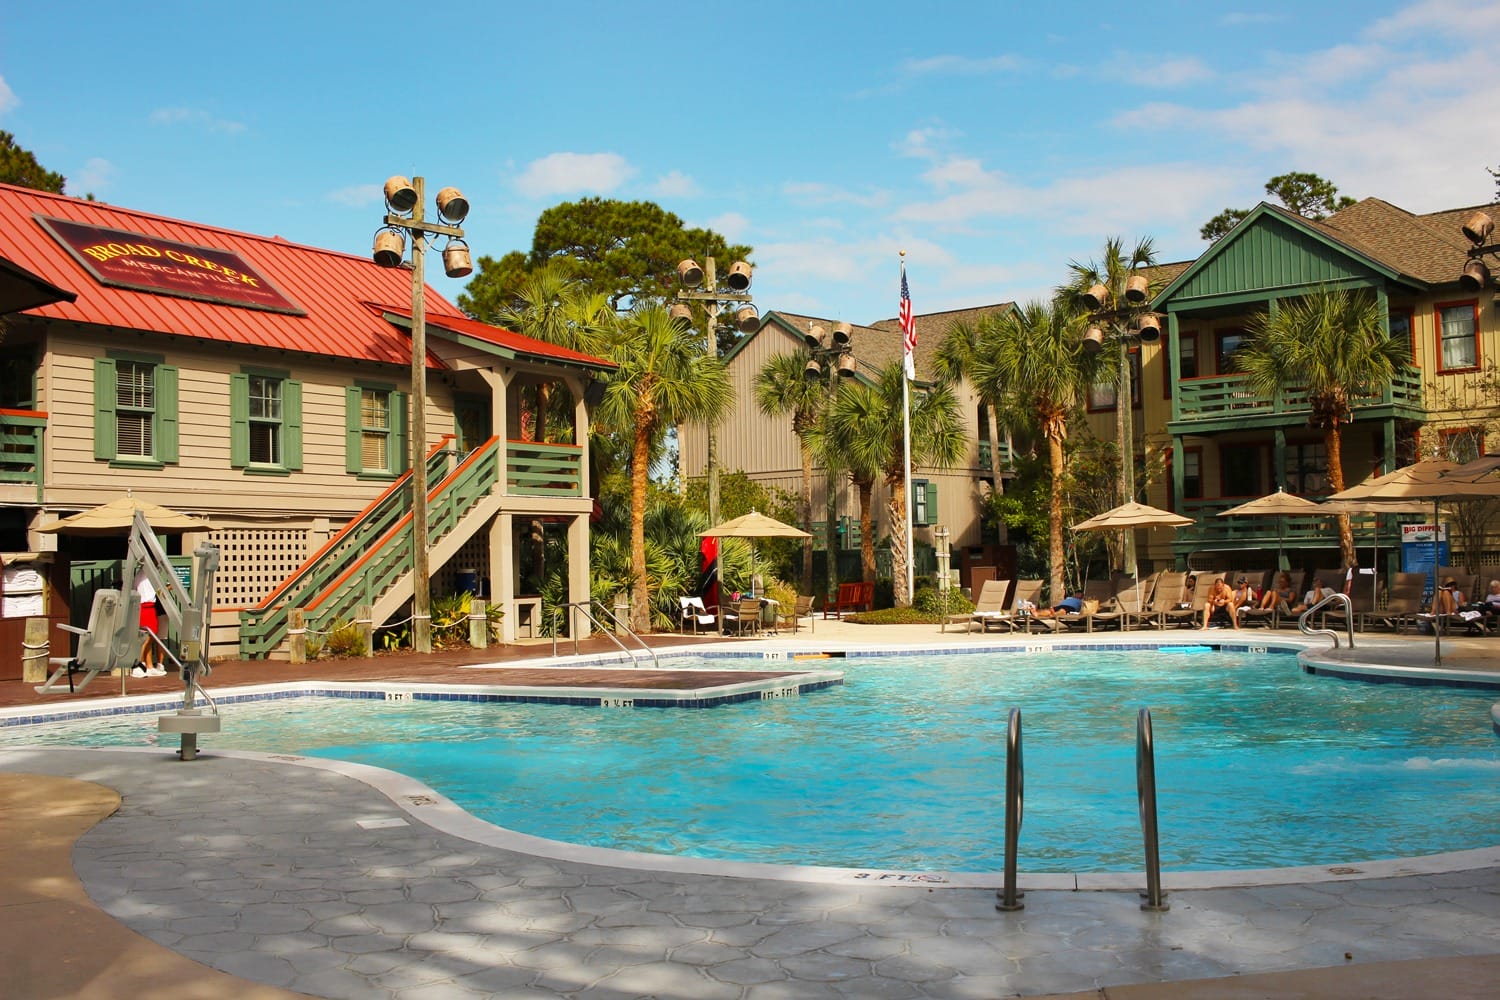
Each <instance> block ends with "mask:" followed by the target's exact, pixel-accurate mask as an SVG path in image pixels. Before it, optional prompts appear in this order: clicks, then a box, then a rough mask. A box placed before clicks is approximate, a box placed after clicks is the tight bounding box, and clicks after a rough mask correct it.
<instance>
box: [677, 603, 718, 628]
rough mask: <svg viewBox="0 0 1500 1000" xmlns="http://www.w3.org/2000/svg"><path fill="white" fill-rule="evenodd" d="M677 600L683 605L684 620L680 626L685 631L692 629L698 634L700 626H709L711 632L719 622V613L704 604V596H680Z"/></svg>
mask: <svg viewBox="0 0 1500 1000" xmlns="http://www.w3.org/2000/svg"><path fill="white" fill-rule="evenodd" d="M677 600H678V602H679V603H680V604H681V605H682V622H681V625H680V627H681V630H682V631H683V632H686V631H688V629H692V631H693V632H694V633H695V634H696V633H697V631H698V629H699V628H707V629H708V630H709V631H710V632H712V631H714V626H715V625H717V624H718V621H719V619H718V616H717V615H714V614H712V613H711V612H710V611H709V610H708V609H707V608H705V607H704V606H703V598H701V597H679V598H678V599H677Z"/></svg>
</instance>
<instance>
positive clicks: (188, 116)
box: [151, 108, 245, 135]
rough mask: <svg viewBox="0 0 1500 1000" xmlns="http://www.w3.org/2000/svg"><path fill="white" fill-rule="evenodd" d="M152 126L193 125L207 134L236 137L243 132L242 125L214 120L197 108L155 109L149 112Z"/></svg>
mask: <svg viewBox="0 0 1500 1000" xmlns="http://www.w3.org/2000/svg"><path fill="white" fill-rule="evenodd" d="M151 124H153V125H167V126H172V125H195V126H198V127H199V128H202V129H203V130H204V131H207V132H222V133H224V134H226V135H237V134H239V133H240V132H243V131H245V126H244V123H242V122H237V121H231V120H230V119H228V118H216V117H215V116H213V115H212V114H210V113H209V112H207V111H203V110H200V109H198V108H157V109H156V110H155V111H153V112H151Z"/></svg>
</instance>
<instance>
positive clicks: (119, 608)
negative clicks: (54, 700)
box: [36, 511, 219, 760]
mask: <svg viewBox="0 0 1500 1000" xmlns="http://www.w3.org/2000/svg"><path fill="white" fill-rule="evenodd" d="M218 569H219V550H218V549H217V548H215V547H214V546H212V545H208V544H204V545H200V546H199V547H198V549H197V551H195V552H194V553H193V573H192V578H191V579H192V593H191V594H190V593H189V592H188V589H187V587H186V586H184V585H183V583H182V581H181V580H180V579H179V578H178V576H177V571H176V570H175V569H174V568H173V566H172V563H171V561H170V560H169V559H168V558H167V554H166V553H165V552H164V551H163V550H162V547H161V543H160V542H158V541H157V539H156V533H155V532H154V531H153V530H152V529H151V525H150V523H149V522H148V521H147V520H146V517H145V515H144V514H142V513H141V512H140V511H137V512H136V514H135V520H134V522H133V523H132V525H131V528H130V541H129V543H128V551H127V555H126V557H125V563H124V565H123V567H122V568H121V571H120V575H121V579H123V580H132V581H133V580H134V579H135V576H136V573H137V571H139V572H142V573H144V574H145V576H146V578H147V579H148V580H150V581H151V584H152V586H153V587H155V588H156V595H157V600H158V602H159V603H160V604H161V606H162V611H163V613H164V614H165V615H166V618H167V621H168V622H169V623H170V624H171V626H172V628H173V630H174V631H175V632H176V634H177V635H178V636H179V637H180V639H181V647H182V658H181V659H178V657H177V656H176V655H175V654H174V653H173V652H172V650H171V649H170V648H168V647H167V645H166V643H164V642H162V640H161V637H160V636H159V635H157V634H156V633H155V632H151V631H149V630H147V635H148V638H149V640H150V641H151V642H153V643H155V644H156V647H157V649H158V650H159V651H160V652H161V653H162V655H163V656H164V657H165V658H167V659H169V660H171V661H172V662H173V663H174V664H176V666H177V669H178V671H179V672H180V673H181V676H182V683H183V700H182V707H181V708H180V709H178V710H177V711H176V712H175V713H173V714H171V715H163V716H159V717H158V718H157V730H158V731H159V732H162V733H176V734H178V735H180V736H181V737H182V749H181V753H180V756H181V758H182V759H183V760H196V759H197V756H198V734H199V733H217V732H219V709H218V706H217V705H215V704H214V701H213V698H211V697H210V696H209V694H208V692H207V691H205V690H204V689H203V685H202V683H200V678H202V677H207V676H208V674H209V673H210V671H211V670H212V668H211V667H210V666H209V664H208V658H207V655H206V649H205V647H204V642H203V640H204V633H205V632H206V631H207V626H208V617H209V603H210V601H211V600H212V596H213V581H214V575H215V574H216V573H217V572H218ZM140 613H141V601H140V595H139V594H137V593H136V591H135V589H134V587H132V588H130V589H129V590H126V591H123V592H122V591H119V590H112V589H104V590H98V591H95V593H94V603H93V605H92V606H91V607H90V609H89V623H88V627H87V628H83V629H79V628H73V627H71V626H66V625H65V626H63V627H64V628H66V629H67V630H68V631H70V632H73V633H75V634H77V636H78V653H77V654H76V655H75V656H72V657H54V658H51V659H50V660H49V662H50V663H51V664H53V665H54V666H55V669H54V670H53V671H52V675H51V676H50V677H48V678H47V681H46V683H45V684H42V685H40V686H38V687H37V689H36V690H37V692H38V693H39V694H51V693H54V692H56V693H61V691H62V689H61V688H60V687H58V684H59V683H60V682H61V681H62V679H63V678H64V677H66V678H67V681H68V691H69V692H70V693H71V692H76V691H81V690H82V689H83V688H85V687H87V686H88V684H89V682H90V681H92V680H93V679H94V678H95V677H97V676H98V675H99V674H101V673H104V672H105V671H110V670H119V671H120V693H121V694H124V693H125V682H126V678H127V677H128V675H129V670H130V666H131V664H133V663H135V661H136V657H137V654H138V653H139V652H140V649H141V638H140V633H141V627H140ZM79 670H83V671H85V674H84V678H83V680H82V681H81V682H79V683H77V684H74V682H73V674H74V673H75V672H77V671H79ZM200 694H201V695H202V696H203V698H204V700H205V701H206V702H207V704H208V709H209V710H208V713H207V714H205V712H204V710H203V709H201V708H199V707H198V705H197V696H198V695H200Z"/></svg>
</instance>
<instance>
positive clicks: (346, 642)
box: [308, 619, 365, 659]
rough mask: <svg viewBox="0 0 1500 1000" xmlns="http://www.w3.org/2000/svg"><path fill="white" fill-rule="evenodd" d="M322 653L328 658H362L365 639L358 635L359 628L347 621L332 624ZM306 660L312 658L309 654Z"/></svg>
mask: <svg viewBox="0 0 1500 1000" xmlns="http://www.w3.org/2000/svg"><path fill="white" fill-rule="evenodd" d="M322 651H324V652H327V653H328V655H329V656H364V655H365V639H364V636H362V635H360V632H359V626H358V625H356V624H354V622H352V621H349V620H347V619H340V620H338V621H336V622H334V623H333V627H332V628H330V629H329V630H328V638H327V640H325V641H324V643H323V646H322ZM308 658H309V659H311V658H312V654H311V653H310V652H309V653H308Z"/></svg>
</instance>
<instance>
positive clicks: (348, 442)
mask: <svg viewBox="0 0 1500 1000" xmlns="http://www.w3.org/2000/svg"><path fill="white" fill-rule="evenodd" d="M359 400H360V389H359V386H357V385H351V386H346V387H345V389H344V471H345V472H351V473H354V474H355V475H358V474H359V473H361V472H363V471H364V457H363V454H362V451H363V449H362V448H361V447H360V433H359Z"/></svg>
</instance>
